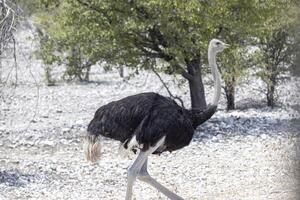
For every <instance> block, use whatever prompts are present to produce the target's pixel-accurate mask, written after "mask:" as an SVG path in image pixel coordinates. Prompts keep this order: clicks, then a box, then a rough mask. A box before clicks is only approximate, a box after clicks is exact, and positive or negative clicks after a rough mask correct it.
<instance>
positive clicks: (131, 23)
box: [41, 0, 266, 109]
mask: <svg viewBox="0 0 300 200" xmlns="http://www.w3.org/2000/svg"><path fill="white" fill-rule="evenodd" d="M42 2H44V4H45V5H47V6H48V7H49V3H50V5H51V2H52V1H46V0H43V1H42ZM58 2H59V5H58V4H57V1H56V5H58V6H57V7H55V15H51V17H52V18H53V19H54V20H53V21H54V22H55V25H54V26H52V27H51V26H50V28H49V29H48V32H49V34H50V35H51V36H52V37H53V35H54V38H58V40H59V41H65V42H67V45H70V44H80V48H81V49H82V52H83V55H84V56H85V57H86V58H87V59H88V60H94V61H96V60H97V61H105V62H106V63H107V64H108V65H112V66H129V67H137V68H145V69H148V68H150V66H151V63H153V61H154V60H159V61H160V62H164V63H166V64H167V65H168V67H166V68H164V69H162V70H163V71H164V72H167V73H170V74H175V73H179V74H181V75H182V76H183V77H184V78H185V79H186V80H187V81H188V83H189V88H190V96H191V105H192V108H199V109H203V108H205V107H206V101H205V96H204V87H203V83H202V74H203V70H204V69H203V67H204V66H205V65H204V63H205V62H206V60H207V59H206V51H207V45H208V42H209V40H210V39H212V38H215V37H219V38H221V39H224V40H225V41H227V39H230V42H231V44H232V45H235V44H239V43H241V42H242V41H243V40H244V39H245V38H246V37H247V35H248V34H249V30H252V29H255V27H258V26H260V23H259V22H261V18H262V17H261V16H260V15H257V13H263V12H264V9H266V7H263V6H258V5H259V4H257V2H256V1H255V0H249V1H242V0H238V1H237V0H231V1H225V0H217V1H199V0H190V1H182V0H172V1H160V0H150V1H149V0H140V1H135V0H130V1H125V0H116V1H96V0H88V1H83V0H66V1H58ZM46 20H49V18H47V19H46ZM41 24H43V22H42V23H41ZM51 29H52V30H55V31H56V32H57V30H59V31H58V32H59V33H55V32H54V31H51ZM233 39H234V40H233ZM65 46H66V45H65Z"/></svg>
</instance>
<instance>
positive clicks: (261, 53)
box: [254, 0, 300, 107]
mask: <svg viewBox="0 0 300 200" xmlns="http://www.w3.org/2000/svg"><path fill="white" fill-rule="evenodd" d="M297 3H299V2H297V1H293V0H290V1H280V3H278V4H275V6H274V9H273V10H272V12H273V17H272V18H270V19H269V20H268V21H267V22H266V23H265V26H263V27H262V28H263V29H262V30H261V31H260V32H258V34H257V38H256V39H258V44H257V46H258V47H259V50H258V51H256V53H255V54H254V60H255V65H256V67H257V68H258V72H257V75H258V76H259V77H260V78H261V79H262V80H263V81H264V82H265V83H266V86H267V87H266V89H267V94H266V96H267V102H268V105H269V106H272V107H273V106H274V105H275V90H276V86H277V83H278V78H279V77H280V75H282V74H284V73H285V72H286V71H287V70H288V69H289V67H291V66H293V65H294V64H295V57H296V49H297V48H296V47H297V45H299V43H298V42H297V36H298V32H297V28H298V26H299V21H298V20H297V12H298V11H299V8H300V7H299V4H297Z"/></svg>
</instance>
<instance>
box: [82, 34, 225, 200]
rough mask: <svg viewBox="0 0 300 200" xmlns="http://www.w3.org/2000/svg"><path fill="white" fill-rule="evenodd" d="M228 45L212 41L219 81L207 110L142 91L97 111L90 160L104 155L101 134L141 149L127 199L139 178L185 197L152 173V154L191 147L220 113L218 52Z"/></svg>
mask: <svg viewBox="0 0 300 200" xmlns="http://www.w3.org/2000/svg"><path fill="white" fill-rule="evenodd" d="M227 46H228V45H227V44H225V43H223V42H221V41H219V40H217V39H213V40H211V42H210V44H209V48H208V61H209V65H210V66H211V68H212V74H213V77H214V81H215V83H214V88H215V92H214V99H213V103H212V105H211V106H209V107H208V108H206V109H205V110H199V109H191V110H187V109H185V108H182V107H180V106H179V105H178V104H177V103H176V102H175V101H173V100H172V99H170V98H168V97H164V96H161V95H159V94H156V93H142V94H137V95H133V96H128V97H125V98H123V99H121V100H118V101H114V102H110V103H108V104H106V105H104V106H102V107H100V108H99V109H98V110H97V111H96V113H95V115H94V118H93V119H92V121H91V122H90V124H89V126H88V136H87V145H86V148H85V151H86V157H87V159H88V160H90V161H92V162H95V161H96V160H97V159H98V158H99V156H100V142H99V141H98V140H99V136H100V135H101V136H104V137H108V138H111V139H114V140H118V141H120V142H121V144H122V146H123V147H124V148H125V149H128V150H133V151H135V150H136V149H140V152H139V154H138V156H137V158H136V160H135V161H134V163H133V164H132V166H131V167H130V168H129V169H128V177H127V178H128V179H127V181H128V182H127V191H126V198H125V199H126V200H131V199H132V187H133V183H134V182H135V180H136V178H140V180H142V181H145V182H146V183H149V184H150V185H152V186H153V187H155V188H156V189H158V190H159V191H160V192H162V193H163V194H165V195H166V196H167V197H168V198H170V199H174V200H182V198H181V197H179V196H178V195H176V194H175V193H173V192H171V191H170V190H168V189H167V188H166V187H164V186H163V185H161V184H160V183H158V182H157V181H156V180H155V179H153V178H152V177H151V176H150V175H149V173H148V172H147V161H148V156H149V155H150V154H153V153H154V154H155V153H162V152H164V151H175V150H178V149H181V148H183V147H185V146H187V145H188V144H189V143H190V141H191V140H192V137H193V133H194V130H195V128H196V127H197V126H198V125H200V124H202V123H204V122H205V121H206V120H208V119H210V118H211V116H212V115H213V114H214V113H215V112H216V109H217V105H218V101H219V99H220V94H221V80H220V73H219V71H218V68H217V64H216V55H217V53H219V52H222V51H223V50H224V49H225V48H226V47H227Z"/></svg>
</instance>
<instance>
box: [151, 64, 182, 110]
mask: <svg viewBox="0 0 300 200" xmlns="http://www.w3.org/2000/svg"><path fill="white" fill-rule="evenodd" d="M150 67H151V69H152V71H153V72H154V74H155V75H156V76H157V77H158V78H159V80H160V82H161V83H162V84H163V86H164V87H165V88H166V90H167V92H168V93H169V95H170V97H171V98H172V99H176V100H178V101H179V102H180V104H181V106H182V107H183V108H185V107H184V103H183V101H182V99H181V98H180V97H178V96H174V95H173V94H172V93H171V91H170V89H169V88H168V86H167V84H166V83H165V82H164V81H163V79H162V78H161V76H160V75H159V73H158V72H157V71H156V70H155V69H154V67H153V64H151V65H150Z"/></svg>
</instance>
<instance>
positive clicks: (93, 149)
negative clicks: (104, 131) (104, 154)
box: [84, 135, 101, 163]
mask: <svg viewBox="0 0 300 200" xmlns="http://www.w3.org/2000/svg"><path fill="white" fill-rule="evenodd" d="M84 152H85V157H86V159H87V160H88V161H90V162H92V163H95V162H97V161H98V160H99V159H100V156H101V143H100V141H98V139H97V137H96V136H93V135H89V136H88V137H86V139H85V142H84Z"/></svg>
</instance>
